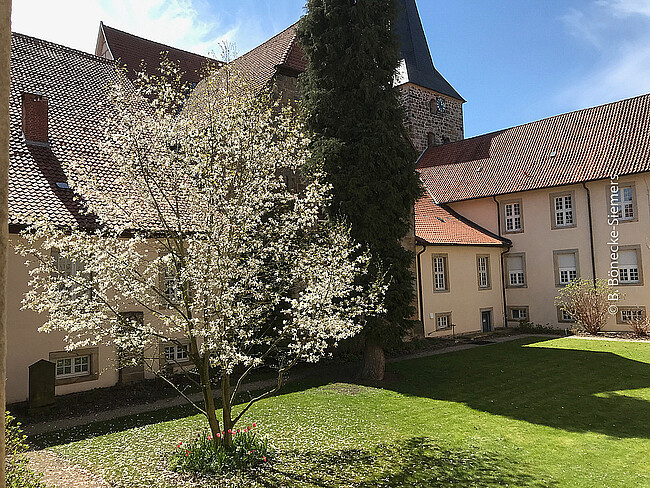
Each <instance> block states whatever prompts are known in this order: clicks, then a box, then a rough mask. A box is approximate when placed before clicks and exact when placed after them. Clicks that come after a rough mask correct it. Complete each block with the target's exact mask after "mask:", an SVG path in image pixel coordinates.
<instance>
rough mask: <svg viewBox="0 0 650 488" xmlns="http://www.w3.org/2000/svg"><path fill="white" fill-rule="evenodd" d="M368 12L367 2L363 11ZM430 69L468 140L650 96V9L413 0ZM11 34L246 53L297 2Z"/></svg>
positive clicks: (178, 7) (163, 9) (142, 3)
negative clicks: (449, 89)
mask: <svg viewBox="0 0 650 488" xmlns="http://www.w3.org/2000/svg"><path fill="white" fill-rule="evenodd" d="M369 1H370V0H369ZM417 3H418V7H419V9H420V15H421V17H422V23H423V25H424V30H425V32H426V34H427V38H428V40H429V47H430V49H431V52H432V55H433V61H434V63H435V65H436V67H437V68H438V70H439V71H440V72H441V73H442V75H443V76H445V78H447V80H448V81H449V82H450V83H451V84H452V85H453V86H454V87H455V88H456V89H457V90H458V91H459V93H460V94H461V95H462V96H463V97H464V98H465V99H466V100H467V103H466V104H465V106H464V107H465V135H466V137H471V136H474V135H478V134H482V133H485V132H490V131H493V130H498V129H502V128H505V127H511V126H513V125H517V124H521V123H525V122H530V121H533V120H537V119H540V118H543V117H547V116H551V115H555V114H559V113H563V112H568V111H571V110H576V109H580V108H585V107H590V106H593V105H599V104H602V103H607V102H611V101H614V100H619V99H622V98H627V97H632V96H636V95H640V94H643V93H648V92H650V0H418V2H417ZM13 4H14V6H13V8H14V11H13V15H12V20H13V29H14V30H16V31H17V32H22V33H25V34H29V35H33V36H35V37H40V38H43V39H47V40H51V41H54V42H58V43H61V44H64V45H67V46H70V47H75V48H77V49H81V50H84V51H88V52H93V51H94V47H95V40H96V37H97V29H98V25H99V21H100V20H103V21H104V22H105V23H107V24H108V25H111V26H113V27H116V28H119V29H123V30H126V31H128V32H131V33H133V34H137V35H140V36H143V37H146V38H150V39H154V40H157V41H159V42H164V43H166V44H170V45H173V46H177V47H181V48H184V49H188V50H191V51H195V52H199V53H201V54H207V53H209V52H217V53H218V51H219V47H218V44H219V41H220V40H223V39H228V40H230V41H232V42H234V43H235V45H236V47H237V50H238V51H239V52H240V53H244V52H246V51H248V50H249V49H251V48H253V47H255V46H256V45H258V44H259V43H261V42H263V41H264V40H265V39H267V38H269V37H270V36H272V35H273V34H275V33H277V32H279V31H280V30H282V29H284V28H285V27H287V26H288V25H290V24H291V23H293V22H295V21H296V20H297V19H298V18H299V17H300V15H301V14H302V12H303V5H304V1H303V0H239V1H231V0H211V1H208V0H131V1H129V0H83V1H82V0H57V1H52V0H14V2H13Z"/></svg>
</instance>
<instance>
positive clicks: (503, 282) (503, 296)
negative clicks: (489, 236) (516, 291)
mask: <svg viewBox="0 0 650 488" xmlns="http://www.w3.org/2000/svg"><path fill="white" fill-rule="evenodd" d="M492 200H494V203H496V205H497V229H498V233H499V237H502V235H501V209H500V208H499V202H498V201H497V197H495V196H493V197H492ZM510 247H511V246H510V245H509V246H508V247H507V248H506V249H505V251H501V299H502V301H503V326H504V327H508V302H507V299H506V279H505V273H504V270H505V267H504V260H505V258H504V254H505V253H507V252H508V251H510Z"/></svg>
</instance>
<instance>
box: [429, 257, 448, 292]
mask: <svg viewBox="0 0 650 488" xmlns="http://www.w3.org/2000/svg"><path fill="white" fill-rule="evenodd" d="M447 263H448V260H447V255H446V254H434V255H433V257H432V272H433V291H434V292H445V291H449V272H448V264H447Z"/></svg>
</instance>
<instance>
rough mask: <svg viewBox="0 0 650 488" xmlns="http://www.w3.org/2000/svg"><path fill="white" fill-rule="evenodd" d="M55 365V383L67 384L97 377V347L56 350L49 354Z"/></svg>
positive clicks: (58, 384)
mask: <svg viewBox="0 0 650 488" xmlns="http://www.w3.org/2000/svg"><path fill="white" fill-rule="evenodd" d="M49 360H50V361H51V362H53V363H54V365H55V380H56V383H55V384H56V385H57V386H60V385H68V384H71V383H78V382H84V381H91V380H96V379H98V378H99V348H97V347H89V348H85V349H77V350H75V351H57V352H51V353H50V354H49Z"/></svg>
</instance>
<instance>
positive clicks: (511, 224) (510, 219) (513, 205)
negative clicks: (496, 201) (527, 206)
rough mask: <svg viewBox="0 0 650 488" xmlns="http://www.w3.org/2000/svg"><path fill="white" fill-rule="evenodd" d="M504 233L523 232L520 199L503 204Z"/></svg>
mask: <svg viewBox="0 0 650 488" xmlns="http://www.w3.org/2000/svg"><path fill="white" fill-rule="evenodd" d="M503 217H504V222H505V233H507V234H509V233H514V232H523V231H524V224H523V212H522V203H521V200H517V201H515V202H507V203H504V204H503Z"/></svg>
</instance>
